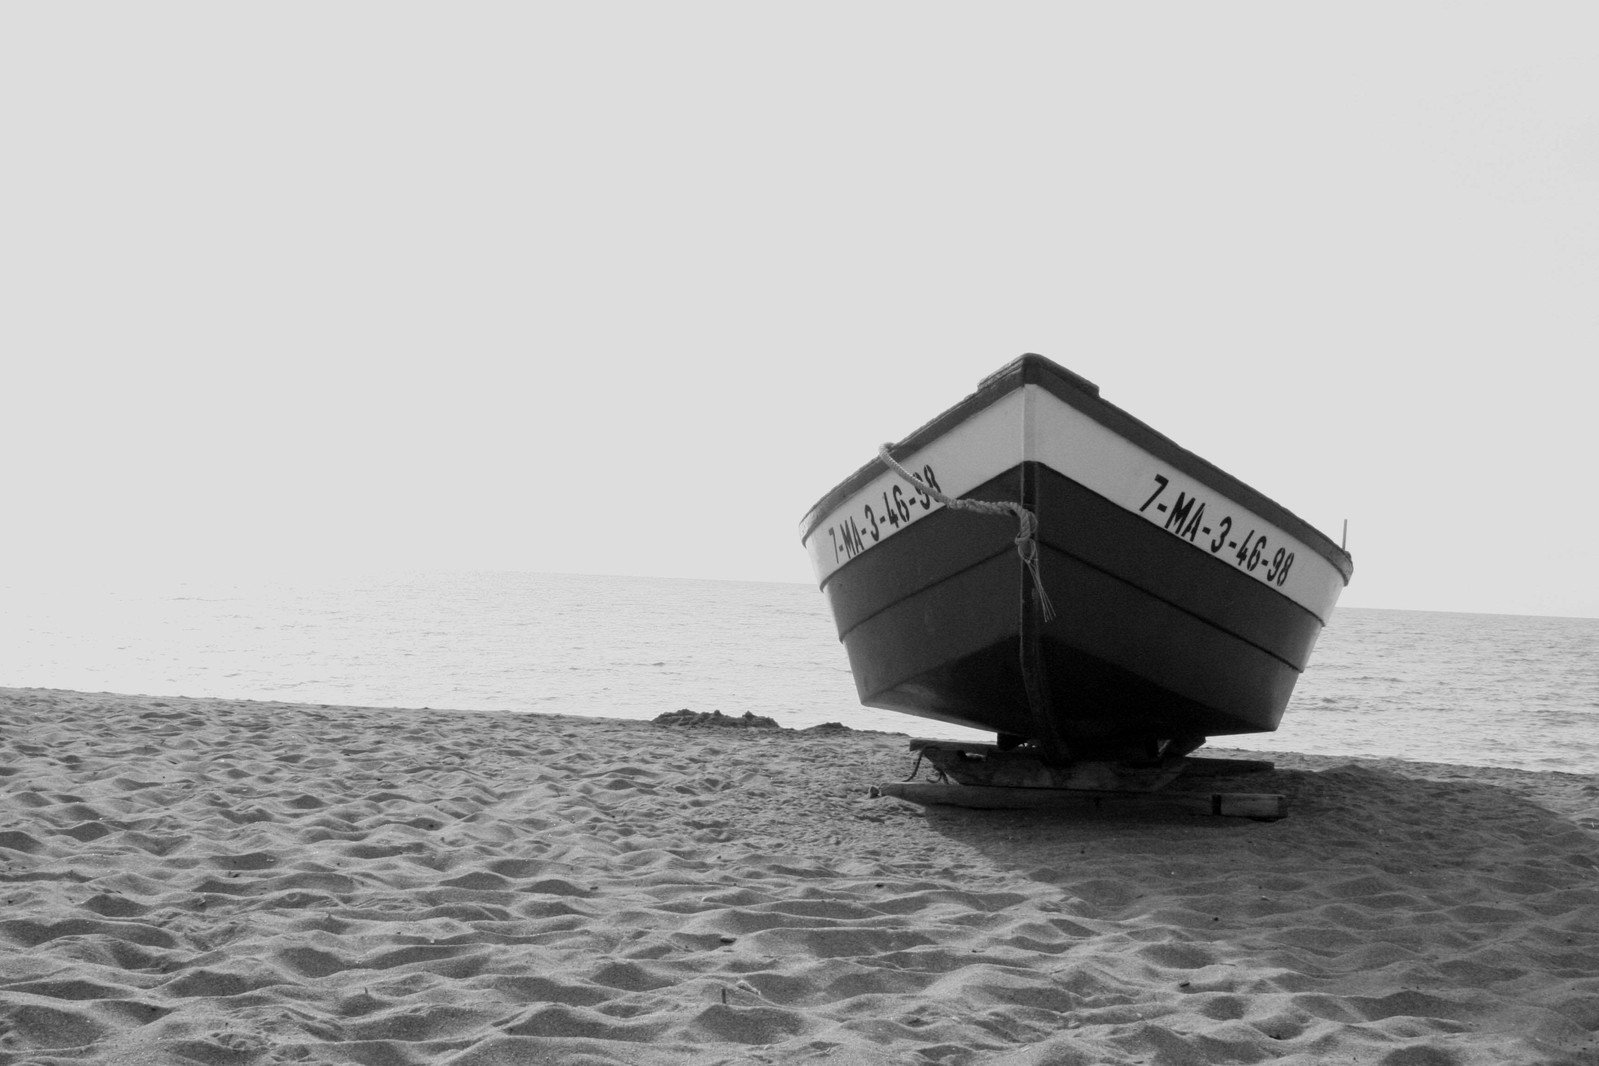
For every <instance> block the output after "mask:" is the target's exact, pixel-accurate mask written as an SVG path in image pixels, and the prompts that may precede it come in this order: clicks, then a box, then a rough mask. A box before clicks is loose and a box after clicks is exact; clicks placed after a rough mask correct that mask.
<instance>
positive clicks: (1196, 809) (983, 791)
mask: <svg viewBox="0 0 1599 1066" xmlns="http://www.w3.org/2000/svg"><path fill="white" fill-rule="evenodd" d="M870 795H871V796H873V797H879V796H889V797H892V798H893V799H902V800H907V801H909V802H911V803H921V804H934V805H940V806H951V807H970V808H975V809H978V810H1036V809H1073V808H1075V809H1078V810H1137V811H1186V812H1189V813H1193V814H1211V815H1215V816H1217V817H1221V818H1255V819H1260V820H1263V821H1275V820H1276V819H1279V818H1283V817H1286V816H1287V814H1288V800H1287V797H1285V796H1282V795H1280V794H1277V793H1267V792H1103V791H1090V790H1086V789H1076V788H1007V787H1003V786H994V785H933V784H927V783H926V782H921V781H895V782H891V783H888V784H883V785H875V786H873V788H872V790H871V793H870Z"/></svg>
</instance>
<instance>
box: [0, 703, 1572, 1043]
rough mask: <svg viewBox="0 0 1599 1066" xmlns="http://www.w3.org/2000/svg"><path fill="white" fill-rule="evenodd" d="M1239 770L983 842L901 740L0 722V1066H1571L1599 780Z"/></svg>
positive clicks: (426, 724) (434, 723)
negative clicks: (908, 790) (1261, 803)
mask: <svg viewBox="0 0 1599 1066" xmlns="http://www.w3.org/2000/svg"><path fill="white" fill-rule="evenodd" d="M910 724H912V725H914V722H911V723H910ZM1205 754H1214V752H1210V751H1207V752H1206V753H1205ZM1270 758H1273V759H1275V760H1276V761H1277V764H1278V769H1277V770H1276V771H1274V772H1273V773H1272V774H1271V775H1270V778H1269V782H1270V784H1269V787H1270V788H1271V789H1275V790H1279V791H1282V792H1284V793H1286V794H1287V795H1288V796H1289V801H1290V813H1289V816H1288V817H1287V818H1286V819H1284V820H1282V821H1278V822H1254V821H1248V820H1239V819H1218V818H1211V817H1207V816H1199V815H1188V814H1176V813H1163V812H1153V813H1141V814H1126V813H1117V812H1101V813H1097V814H1096V813H1092V812H1076V813H1071V814H1062V813H1060V812H1054V813H1048V812H1037V813H1014V812H996V811H988V812H985V811H969V810H961V809H945V808H922V807H918V806H915V805H912V804H908V803H904V802H902V801H899V800H893V799H876V800H873V799H868V798H867V796H866V792H867V788H868V786H869V785H871V784H873V783H876V782H881V781H891V780H898V779H900V778H902V777H904V776H905V774H906V773H907V772H908V771H909V769H910V763H911V760H910V756H909V755H908V754H907V752H906V749H905V737H903V736H898V735H892V734H881V733H862V732H852V731H837V730H835V731H828V730H821V731H799V732H797V731H790V730H774V729H758V728H726V727H724V728H706V727H699V728H695V727H684V726H666V725H656V724H652V723H648V722H636V721H617V720H596V719H581V718H569V717H557V716H544V715H513V714H486V713H468V712H449V713H445V712H440V711H427V710H415V711H407V710H374V709H361V708H347V707H314V706H293V705H286V704H275V703H259V702H247V701H237V702H236V701H224V700H195V699H181V698H152V697H142V696H120V695H111V694H98V695H90V694H81V693H70V692H58V691H45V690H0V1064H23V1063H26V1064H30V1066H34V1064H38V1066H43V1064H48V1063H67V1062H71V1063H104V1064H112V1063H115V1064H138V1063H190V1062H197V1063H207V1064H216V1066H224V1064H227V1066H231V1064H253V1063H362V1064H372V1066H400V1064H412V1063H416V1064H421V1063H455V1064H462V1066H465V1064H474V1066H489V1064H511V1063H645V1064H648V1063H690V1062H692V1063H715V1062H736V1063H750V1062H818V1063H853V1062H862V1063H876V1062H892V1063H944V1064H961V1063H1040V1064H1042V1063H1061V1064H1090V1063H1146V1064H1181V1063H1252V1062H1286V1063H1318V1064H1319V1063H1387V1064H1394V1066H1400V1064H1405V1066H1431V1064H1446V1063H1484V1064H1487V1063H1492V1064H1495V1066H1504V1064H1513V1063H1539V1064H1550V1063H1587V1064H1593V1063H1599V1036H1596V1033H1595V1029H1596V1027H1599V861H1596V860H1599V831H1596V830H1599V777H1595V776H1585V775H1571V774H1539V773H1527V772H1520V771H1511V770H1491V769H1482V768H1473V767H1450V766H1436V765H1427V764H1416V763H1404V762H1397V761H1360V760H1353V759H1329V758H1319V757H1318V758H1311V757H1306V756H1282V755H1274V756H1270ZM1261 785H1262V783H1261V782H1260V781H1258V780H1256V781H1252V783H1251V788H1252V789H1254V790H1260V788H1261Z"/></svg>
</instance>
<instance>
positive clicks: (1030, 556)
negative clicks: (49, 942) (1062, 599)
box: [877, 444, 1055, 622]
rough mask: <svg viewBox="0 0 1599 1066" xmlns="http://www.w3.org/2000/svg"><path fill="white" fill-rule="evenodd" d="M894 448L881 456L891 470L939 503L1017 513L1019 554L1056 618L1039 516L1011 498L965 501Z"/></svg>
mask: <svg viewBox="0 0 1599 1066" xmlns="http://www.w3.org/2000/svg"><path fill="white" fill-rule="evenodd" d="M892 447H893V445H892V444H884V445H881V446H879V447H878V449H877V456H878V458H879V459H882V460H883V462H884V463H885V464H887V466H888V468H889V469H890V470H892V471H894V473H896V474H898V475H899V476H900V477H901V478H903V479H904V480H905V481H907V482H909V483H910V485H911V487H912V488H914V489H915V490H916V491H917V492H923V493H926V494H927V495H929V496H931V497H932V498H933V499H935V500H937V501H938V502H939V503H941V504H943V505H945V506H946V507H949V508H951V509H953V510H957V511H971V512H972V513H973V514H993V515H1003V514H1009V515H1015V516H1016V554H1017V555H1018V556H1020V557H1021V560H1022V565H1024V566H1026V567H1027V571H1028V573H1030V574H1031V575H1032V577H1033V592H1034V593H1035V594H1036V596H1037V599H1038V607H1039V610H1040V612H1042V614H1043V616H1044V621H1046V622H1052V621H1054V620H1055V607H1054V605H1053V604H1051V603H1050V602H1049V593H1047V592H1045V591H1044V578H1043V576H1042V575H1041V574H1039V572H1038V516H1037V515H1035V514H1034V513H1033V512H1031V511H1029V510H1028V509H1027V508H1025V507H1023V506H1022V505H1021V504H1019V503H1014V502H1012V501H1010V500H1002V501H991V500H965V499H958V498H956V497H954V496H950V495H947V494H945V493H943V492H940V491H939V490H938V489H935V488H933V486H931V485H929V484H928V483H927V482H925V481H923V480H922V479H921V478H919V477H917V476H916V475H915V474H913V473H911V472H910V471H909V470H906V469H905V468H904V467H903V466H901V465H900V463H899V461H898V460H897V459H895V458H894V457H893V456H892V455H890V454H889V449H890V448H892Z"/></svg>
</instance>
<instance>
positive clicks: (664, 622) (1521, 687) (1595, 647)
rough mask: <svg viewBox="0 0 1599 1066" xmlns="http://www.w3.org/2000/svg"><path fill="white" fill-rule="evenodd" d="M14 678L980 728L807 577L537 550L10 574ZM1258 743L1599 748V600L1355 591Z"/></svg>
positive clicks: (922, 728) (611, 712)
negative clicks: (590, 559) (308, 571)
mask: <svg viewBox="0 0 1599 1066" xmlns="http://www.w3.org/2000/svg"><path fill="white" fill-rule="evenodd" d="M0 595H3V596H4V601H3V603H0V685H6V686H23V687H31V686H40V687H53V688H69V689H82V690H88V691H111V692H130V693H146V694H153V695H186V696H221V697H233V698H245V699H274V700H290V701H295V702H301V703H339V704H361V705H369V706H390V707H435V708H441V707H447V708H461V709H468V710H503V711H545V712H558V713H563V714H579V715H602V716H609V717H628V718H632V717H637V718H652V717H654V716H655V715H657V714H659V713H661V712H662V711H668V710H676V709H678V708H680V707H688V708H692V709H694V710H713V709H715V710H721V711H723V712H724V713H728V714H742V713H743V712H745V711H753V712H754V713H756V714H763V715H770V716H771V717H773V718H776V719H777V720H778V721H779V722H780V723H782V724H783V725H788V726H794V727H804V726H808V725H816V724H819V723H821V722H829V721H842V722H845V723H847V724H850V725H853V726H856V727H859V728H871V729H885V730H891V731H895V732H905V733H913V734H917V735H926V736H952V737H978V736H982V735H981V734H975V733H971V732H968V731H966V730H961V729H957V728H954V727H949V726H944V725H941V724H939V723H934V722H927V721H923V720H921V719H915V718H908V717H905V716H903V715H897V714H891V713H887V712H881V711H873V710H868V709H866V708H863V707H861V706H860V705H859V703H858V702H857V699H856V695H855V687H854V683H853V681H852V680H851V678H850V674H849V668H848V664H847V662H846V660H845V656H844V651H843V649H842V647H840V645H839V644H838V641H837V639H836V636H835V635H834V631H833V628H832V621H831V619H830V617H829V616H828V613H827V608H826V603H825V602H824V600H823V597H822V596H821V594H820V593H818V592H817V591H816V590H815V589H814V588H811V587H810V586H807V585H793V584H765V583H748V582H724V581H691V580H675V579H657V578H624V577H593V576H576V575H554V574H526V573H469V574H461V573H428V574H411V575H405V576H390V577H383V578H363V579H359V580H356V579H348V580H320V581H311V580H304V581H282V580H279V581H257V582H209V583H208V582H193V581H191V582H183V583H173V584H153V583H152V584H146V585H143V586H139V585H134V584H128V583H124V584H121V585H119V586H116V587H112V586H100V587H95V588H92V589H80V590H78V591H70V592H64V591H63V590H61V589H60V588H59V587H50V586H45V585H39V584H35V585H22V584H17V583H12V584H9V585H0ZM1218 743H1233V744H1237V745H1238V746H1242V747H1248V748H1253V749H1257V750H1275V751H1304V752H1315V753H1321V754H1334V755H1337V754H1343V755H1381V756H1397V757H1400V758H1407V759H1425V760H1433V761H1442V762H1458V763H1470V764H1477V765H1499V766H1514V767H1521V768H1525V769H1535V770H1571V771H1578V772H1594V771H1595V770H1599V619H1588V618H1544V617H1520V616H1512V615H1478V614H1447V613H1435V612H1426V611H1385V610H1362V609H1358V608H1351V609H1345V610H1340V611H1338V612H1337V613H1336V614H1335V615H1334V618H1333V621H1332V624H1331V625H1330V626H1329V627H1328V628H1327V630H1326V631H1325V632H1324V633H1323V635H1322V638H1321V642H1320V644H1319V645H1318V646H1317V649H1316V654H1315V656H1314V657H1313V659H1312V663H1311V669H1310V670H1309V671H1308V672H1307V673H1306V674H1305V675H1304V677H1303V678H1302V679H1301V680H1300V682H1299V687H1298V689H1297V690H1296V692H1295V695H1294V699H1293V702H1292V704H1291V705H1290V706H1289V709H1288V713H1287V715H1286V716H1285V717H1284V721H1283V726H1282V729H1281V730H1280V731H1279V732H1277V733H1276V734H1270V735H1255V736H1250V737H1245V738H1239V739H1238V740H1236V741H1231V742H1228V741H1218Z"/></svg>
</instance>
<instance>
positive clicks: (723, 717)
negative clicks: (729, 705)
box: [652, 707, 779, 729]
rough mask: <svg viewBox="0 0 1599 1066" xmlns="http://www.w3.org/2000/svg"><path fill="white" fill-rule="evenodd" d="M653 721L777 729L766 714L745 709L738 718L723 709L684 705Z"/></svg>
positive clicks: (669, 723)
mask: <svg viewBox="0 0 1599 1066" xmlns="http://www.w3.org/2000/svg"><path fill="white" fill-rule="evenodd" d="M652 721H653V722H654V723H655V724H656V725H687V726H723V727H731V728H733V729H777V728H779V727H778V724H777V721H776V719H773V718H767V717H766V716H765V715H758V714H751V713H750V712H749V711H745V712H744V713H743V714H741V715H739V716H737V717H736V718H735V717H734V716H733V715H730V714H723V713H722V712H721V711H691V710H689V709H688V708H687V707H684V708H683V709H682V710H680V711H667V712H665V713H664V714H658V715H656V716H655V717H654V718H653V719H652Z"/></svg>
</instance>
